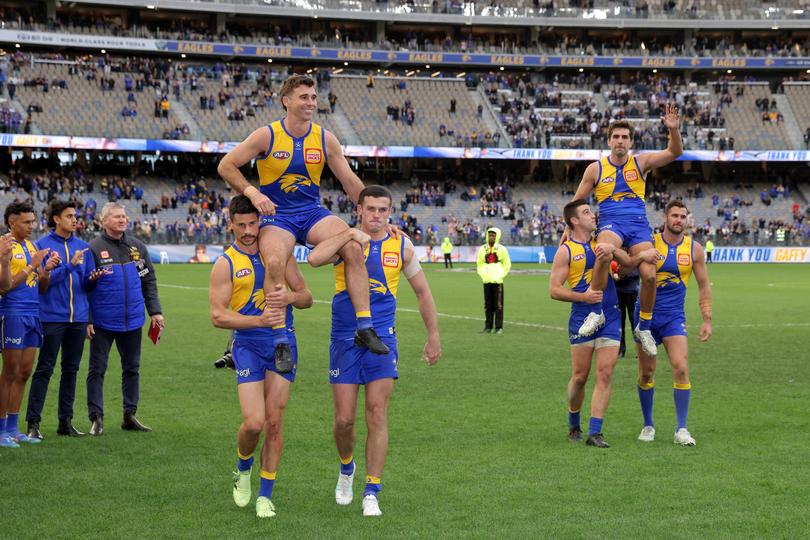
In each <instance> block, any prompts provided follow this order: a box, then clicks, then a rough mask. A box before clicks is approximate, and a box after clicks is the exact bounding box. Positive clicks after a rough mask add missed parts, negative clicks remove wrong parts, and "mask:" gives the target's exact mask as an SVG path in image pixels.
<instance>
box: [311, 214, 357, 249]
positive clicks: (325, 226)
mask: <svg viewBox="0 0 810 540" xmlns="http://www.w3.org/2000/svg"><path fill="white" fill-rule="evenodd" d="M348 228H349V226H348V225H346V222H345V221H343V220H342V219H340V218H339V217H337V216H326V217H325V218H323V219H322V220H320V221H318V222H317V223H315V224H314V225H313V226H312V228H311V229H310V230H309V233H308V234H307V243H308V244H310V245H313V246H317V245H318V244H320V243H321V242H323V241H324V240H326V239H327V238H331V237H333V236H335V235H336V234H340V233H342V232H343V231H345V230H346V229H348Z"/></svg>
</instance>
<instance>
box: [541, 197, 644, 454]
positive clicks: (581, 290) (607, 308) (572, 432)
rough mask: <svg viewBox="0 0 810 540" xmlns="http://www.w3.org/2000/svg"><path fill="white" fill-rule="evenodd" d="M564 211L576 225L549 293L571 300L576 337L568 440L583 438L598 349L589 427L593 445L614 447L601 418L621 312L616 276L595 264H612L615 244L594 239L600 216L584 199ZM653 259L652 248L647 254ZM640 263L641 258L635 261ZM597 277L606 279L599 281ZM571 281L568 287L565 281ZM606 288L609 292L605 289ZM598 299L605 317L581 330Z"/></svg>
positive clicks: (558, 260) (571, 333) (572, 328)
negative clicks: (583, 418) (589, 329)
mask: <svg viewBox="0 0 810 540" xmlns="http://www.w3.org/2000/svg"><path fill="white" fill-rule="evenodd" d="M563 217H564V218H565V222H566V224H567V225H568V228H569V231H571V234H570V237H569V238H568V239H567V240H566V241H565V242H563V244H562V246H561V247H560V249H558V250H557V254H556V255H555V256H554V261H553V262H552V265H551V277H550V280H549V294H550V295H551V298H553V299H554V300H560V301H562V302H571V303H572V304H571V316H570V318H569V320H568V333H569V340H570V343H571V368H572V373H571V380H570V381H569V383H568V440H569V441H571V442H577V441H580V440H581V439H582V430H581V428H580V409H581V408H582V402H583V401H584V399H585V383H586V382H587V381H588V375H589V374H590V371H591V359H592V357H593V355H594V352H596V385H595V386H594V389H593V397H592V398H591V419H590V425H589V428H588V439H587V441H586V444H587V445H588V446H596V447H598V448H610V445H609V444H608V443H607V442H606V441H605V439H604V437H603V435H602V422H603V420H604V417H605V412H606V411H607V406H608V402H609V401H610V387H611V379H612V376H613V368H614V367H615V365H616V359H617V358H618V354H619V339H620V338H621V328H620V326H619V325H620V322H621V314H620V313H619V308H618V298H617V296H616V287H615V286H614V285H613V280H612V279H609V278H608V276H607V274H604V275H602V276H599V277H597V276H596V275H595V274H594V272H593V269H594V266H595V265H596V261H597V259H600V260H601V261H602V265H603V266H607V267H609V266H610V260H611V259H612V253H613V251H614V249H615V248H614V247H613V246H612V245H610V244H598V245H597V243H596V240H594V239H593V232H594V231H595V230H596V216H595V215H594V214H593V212H592V211H591V208H590V206H589V205H588V203H587V202H586V201H585V200H582V199H580V200H575V201H571V202H570V203H568V204H567V205H565V208H564V209H563ZM646 256H647V257H648V259H649V260H653V256H654V254H653V253H650V252H648V253H647V254H646ZM636 264H638V262H636ZM596 279H603V280H604V282H602V283H596V282H595V280H596ZM566 281H568V287H569V288H566V287H565V286H564V283H565V282H566ZM603 291H604V292H603ZM593 305H598V306H601V308H602V312H603V313H604V318H605V321H604V323H603V325H602V326H600V328H599V329H598V330H597V331H596V332H594V333H592V334H591V335H589V336H583V335H580V334H579V333H578V329H579V328H580V326H581V325H582V323H583V321H584V320H585V318H586V317H587V316H588V314H589V313H590V312H592V307H591V306H593Z"/></svg>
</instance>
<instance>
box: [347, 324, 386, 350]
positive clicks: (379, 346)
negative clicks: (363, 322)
mask: <svg viewBox="0 0 810 540" xmlns="http://www.w3.org/2000/svg"><path fill="white" fill-rule="evenodd" d="M354 344H355V345H357V346H358V347H366V348H368V350H370V351H371V352H373V353H374V354H388V353H389V352H391V349H389V348H388V345H386V344H385V343H383V342H382V340H381V339H380V338H379V336H377V332H375V331H374V328H363V329H362V330H357V332H355V334H354Z"/></svg>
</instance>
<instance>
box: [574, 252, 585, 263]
mask: <svg viewBox="0 0 810 540" xmlns="http://www.w3.org/2000/svg"><path fill="white" fill-rule="evenodd" d="M584 258H585V254H584V253H578V254H577V255H574V261H581V260H582V259H584Z"/></svg>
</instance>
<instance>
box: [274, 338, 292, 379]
mask: <svg viewBox="0 0 810 540" xmlns="http://www.w3.org/2000/svg"><path fill="white" fill-rule="evenodd" d="M275 359H276V371H278V372H279V373H289V372H291V371H292V370H293V359H292V349H291V348H290V344H289V343H279V344H278V345H276V355H275Z"/></svg>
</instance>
